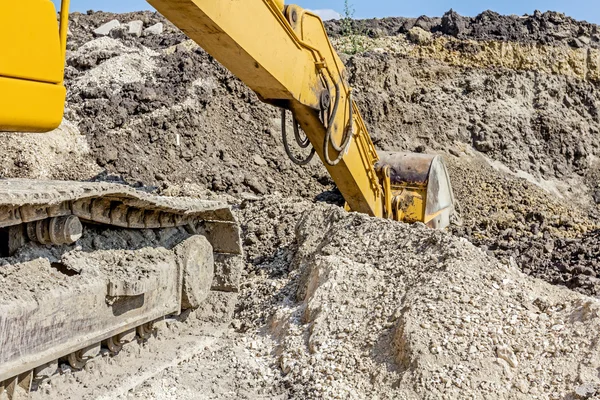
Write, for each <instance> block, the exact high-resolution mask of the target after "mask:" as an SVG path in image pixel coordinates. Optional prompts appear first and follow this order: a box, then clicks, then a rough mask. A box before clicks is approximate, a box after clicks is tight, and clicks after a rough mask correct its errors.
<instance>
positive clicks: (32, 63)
mask: <svg viewBox="0 0 600 400" xmlns="http://www.w3.org/2000/svg"><path fill="white" fill-rule="evenodd" d="M63 9H64V10H65V11H64V12H61V18H60V20H61V25H62V27H63V29H59V25H58V24H57V13H56V8H55V7H54V4H53V3H52V2H51V1H50V0H19V1H1V2H0V49H2V55H1V56H0V93H2V95H1V96H0V131H9V132H47V131H51V130H53V129H55V128H57V127H58V126H59V125H60V123H61V121H62V118H63V111H64V106H65V97H66V90H65V87H64V84H63V74H64V62H65V49H66V36H67V26H66V19H67V18H68V11H67V10H68V6H67V7H64V6H63Z"/></svg>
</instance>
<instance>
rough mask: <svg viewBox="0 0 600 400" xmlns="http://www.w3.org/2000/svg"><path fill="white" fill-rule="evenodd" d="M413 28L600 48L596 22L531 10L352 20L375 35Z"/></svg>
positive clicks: (336, 31) (334, 25) (333, 31)
mask: <svg viewBox="0 0 600 400" xmlns="http://www.w3.org/2000/svg"><path fill="white" fill-rule="evenodd" d="M326 26H327V28H328V32H329V34H330V35H331V36H333V37H339V36H341V35H343V34H344V26H343V24H342V21H330V22H328V23H327V24H326ZM414 27H418V28H421V29H423V30H425V31H427V32H431V33H434V34H438V35H446V36H453V37H457V38H460V39H476V40H499V41H511V42H525V43H542V44H559V45H560V44H567V45H569V46H573V47H585V46H586V45H590V46H592V47H594V48H599V47H600V28H599V27H598V25H595V24H590V23H588V22H583V21H577V20H575V19H573V18H570V17H568V16H566V15H564V14H561V13H558V12H554V11H548V12H544V13H542V12H540V11H535V12H534V13H533V15H527V14H526V15H524V16H517V15H500V14H498V13H496V12H494V11H490V10H488V11H484V12H483V13H481V14H479V15H478V16H476V17H463V16H461V15H459V14H458V13H457V12H456V11H453V10H450V11H448V12H447V13H445V14H444V15H443V16H442V17H441V18H435V17H434V18H432V17H427V16H421V17H419V18H401V17H400V18H397V17H392V18H382V19H367V20H357V21H353V22H352V30H353V31H354V32H359V33H363V34H365V35H367V36H370V37H373V38H377V37H382V36H396V35H399V34H406V33H408V31H409V30H411V29H412V28H414Z"/></svg>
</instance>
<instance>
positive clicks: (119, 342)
mask: <svg viewBox="0 0 600 400" xmlns="http://www.w3.org/2000/svg"><path fill="white" fill-rule="evenodd" d="M135 335H136V330H135V329H130V330H128V331H126V332H123V333H120V334H118V335H115V336H113V337H111V338H109V339H107V340H106V343H105V344H106V347H107V348H108V350H109V351H110V352H111V353H112V354H113V355H116V354H119V352H120V351H121V350H122V349H123V346H124V345H125V344H127V343H130V342H133V341H134V340H135Z"/></svg>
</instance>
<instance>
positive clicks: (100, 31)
mask: <svg viewBox="0 0 600 400" xmlns="http://www.w3.org/2000/svg"><path fill="white" fill-rule="evenodd" d="M119 26H121V23H120V22H119V21H117V20H116V19H113V20H112V21H108V22H107V23H105V24H104V25H102V26H100V27H99V28H97V29H96V30H95V31H94V33H95V34H96V35H98V36H108V35H109V34H110V31H112V30H113V29H115V28H118V27H119Z"/></svg>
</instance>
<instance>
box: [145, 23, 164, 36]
mask: <svg viewBox="0 0 600 400" xmlns="http://www.w3.org/2000/svg"><path fill="white" fill-rule="evenodd" d="M163 30H164V26H163V24H162V22H159V23H157V24H154V25H152V26H149V27H148V28H146V29H144V34H145V35H160V34H161V33H163Z"/></svg>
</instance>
